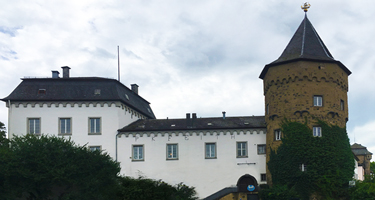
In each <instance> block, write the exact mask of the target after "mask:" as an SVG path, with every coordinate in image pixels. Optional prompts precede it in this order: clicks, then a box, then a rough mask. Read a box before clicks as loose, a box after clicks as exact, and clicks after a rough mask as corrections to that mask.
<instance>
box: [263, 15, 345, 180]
mask: <svg viewBox="0 0 375 200" xmlns="http://www.w3.org/2000/svg"><path fill="white" fill-rule="evenodd" d="M350 74H351V72H350V71H349V69H347V68H346V67H345V66H344V65H343V64H342V63H341V62H340V61H337V60H335V59H334V58H333V57H332V55H331V53H330V52H329V51H328V49H327V47H326V46H325V45H324V43H323V41H322V40H321V39H320V37H319V35H318V33H317V32H316V31H315V29H314V27H313V26H312V24H311V22H310V21H309V20H308V18H307V16H306V15H305V17H304V19H303V21H302V23H301V25H300V26H299V27H298V29H297V31H296V32H295V34H294V36H293V37H292V39H291V40H290V42H289V44H288V45H287V47H286V48H285V50H284V52H283V53H282V54H281V56H280V57H279V58H278V59H277V60H276V61H274V62H272V63H270V64H268V65H266V66H265V67H264V69H263V71H262V72H261V74H260V76H259V78H261V79H263V91H264V97H265V121H266V124H267V141H266V143H267V162H268V161H269V155H270V154H269V153H270V149H271V148H272V149H274V150H275V149H277V147H278V146H279V145H280V144H281V137H282V136H283V134H282V132H281V130H280V128H281V127H280V124H281V122H282V121H283V120H284V119H288V120H292V121H298V122H306V121H307V124H308V126H310V127H311V129H312V133H311V134H313V135H314V136H317V137H320V136H322V134H324V133H322V132H321V129H320V128H319V127H314V126H315V125H316V122H317V120H318V119H320V120H323V121H325V122H327V123H330V124H332V125H338V126H340V127H345V126H346V122H347V121H348V98H347V92H348V76H349V75H350ZM267 180H271V175H270V173H269V172H268V170H267Z"/></svg>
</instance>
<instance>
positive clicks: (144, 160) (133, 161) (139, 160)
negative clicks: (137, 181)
mask: <svg viewBox="0 0 375 200" xmlns="http://www.w3.org/2000/svg"><path fill="white" fill-rule="evenodd" d="M143 161H145V160H144V159H142V160H132V162H143Z"/></svg>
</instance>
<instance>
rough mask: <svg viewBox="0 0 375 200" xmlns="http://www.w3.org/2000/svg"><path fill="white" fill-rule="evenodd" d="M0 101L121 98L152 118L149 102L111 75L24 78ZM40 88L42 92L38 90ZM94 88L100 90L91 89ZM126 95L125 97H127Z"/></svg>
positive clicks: (112, 99)
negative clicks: (105, 76)
mask: <svg viewBox="0 0 375 200" xmlns="http://www.w3.org/2000/svg"><path fill="white" fill-rule="evenodd" d="M22 80H23V81H22V82H21V83H20V84H19V85H18V86H17V87H16V89H14V90H13V92H12V93H11V94H10V95H9V96H8V97H6V98H4V99H1V100H2V101H8V100H10V101H121V102H122V103H124V104H125V105H128V106H129V107H131V108H133V109H134V110H137V111H138V112H140V113H142V114H143V115H145V116H147V117H149V118H152V119H154V118H155V115H154V113H153V112H152V109H151V107H150V105H149V104H150V103H149V102H148V101H146V100H145V99H143V98H142V97H141V96H139V95H138V94H136V93H134V92H133V91H132V90H130V89H129V88H128V87H126V86H125V85H123V84H122V83H120V82H118V81H117V80H115V79H108V78H100V77H83V78H81V77H79V78H74V77H73V78H27V79H22ZM40 89H43V90H45V92H39V90H40ZM95 90H100V94H99V93H95ZM127 97H128V98H127Z"/></svg>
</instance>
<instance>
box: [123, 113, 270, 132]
mask: <svg viewBox="0 0 375 200" xmlns="http://www.w3.org/2000/svg"><path fill="white" fill-rule="evenodd" d="M241 128H266V124H265V119H264V116H252V117H226V118H225V119H224V118H222V117H216V118H190V119H186V118H185V119H147V120H138V121H135V122H133V123H131V124H129V125H128V126H125V127H124V128H122V129H119V130H118V131H120V132H134V131H172V130H206V129H207V130H208V129H241Z"/></svg>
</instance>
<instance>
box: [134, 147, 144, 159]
mask: <svg viewBox="0 0 375 200" xmlns="http://www.w3.org/2000/svg"><path fill="white" fill-rule="evenodd" d="M144 160H145V146H144V145H143V144H135V145H133V146H132V161H144Z"/></svg>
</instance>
